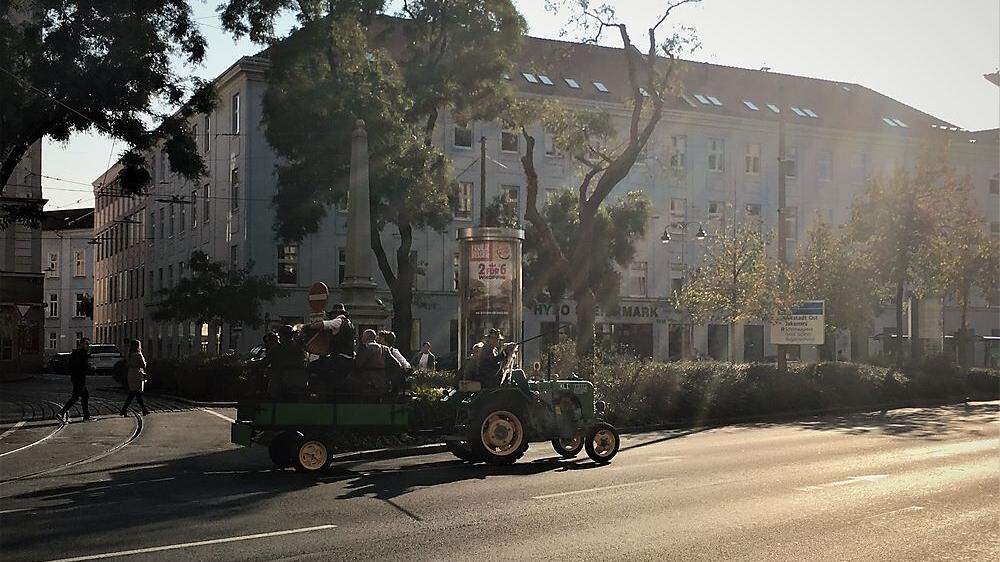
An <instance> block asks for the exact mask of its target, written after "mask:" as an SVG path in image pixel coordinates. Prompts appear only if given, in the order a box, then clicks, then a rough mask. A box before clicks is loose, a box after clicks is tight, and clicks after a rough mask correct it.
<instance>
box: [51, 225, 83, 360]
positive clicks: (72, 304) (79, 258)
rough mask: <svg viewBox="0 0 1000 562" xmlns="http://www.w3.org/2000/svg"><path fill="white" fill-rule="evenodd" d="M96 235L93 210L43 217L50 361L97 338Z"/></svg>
mask: <svg viewBox="0 0 1000 562" xmlns="http://www.w3.org/2000/svg"><path fill="white" fill-rule="evenodd" d="M93 234H94V209H93V208H81V209H67V210H64V211H47V212H45V214H44V215H43V217H42V257H43V262H42V273H44V275H45V293H44V299H45V340H44V342H43V346H44V348H45V355H46V357H49V356H51V355H53V354H55V353H63V352H67V351H72V350H73V348H75V347H76V346H77V345H78V344H79V342H80V340H82V339H83V338H87V339H92V338H93V332H94V319H93V296H94V260H93V248H94V246H95V245H94V244H91V243H90V242H91V240H92V238H93Z"/></svg>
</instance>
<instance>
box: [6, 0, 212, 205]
mask: <svg viewBox="0 0 1000 562" xmlns="http://www.w3.org/2000/svg"><path fill="white" fill-rule="evenodd" d="M205 45H206V43H205V38H204V37H203V36H202V34H201V33H200V31H199V30H198V27H197V26H196V25H195V22H194V20H193V19H192V18H191V7H190V6H189V3H188V0H164V1H161V2H135V1H131V0H33V1H30V2H29V1H27V0H24V1H19V0H14V1H6V2H0V75H3V76H4V82H3V83H4V84H5V87H4V88H0V189H2V188H3V186H4V185H5V184H6V183H7V182H8V180H9V179H10V178H11V174H12V173H13V171H14V169H15V167H16V166H17V164H18V162H20V160H21V158H22V157H23V156H24V154H25V152H26V151H27V150H28V149H29V148H30V147H31V146H32V144H34V143H36V142H38V141H40V140H41V139H42V138H43V137H48V138H51V139H53V140H57V141H65V140H68V139H69V137H70V135H72V134H73V133H75V132H82V131H89V130H96V131H99V132H100V133H102V134H105V135H108V136H110V137H112V138H114V139H117V140H120V141H123V142H124V143H125V145H126V147H127V150H126V152H125V154H124V156H123V157H122V159H121V163H122V164H123V165H124V167H125V169H124V170H123V172H122V175H121V178H120V179H121V184H122V187H123V189H125V190H126V191H129V192H133V193H134V192H137V191H138V190H140V189H142V188H143V187H145V186H146V185H148V183H149V178H150V174H149V171H148V166H147V164H146V162H145V161H144V159H143V157H142V156H141V153H142V152H143V151H145V150H148V149H149V148H150V147H152V146H156V145H159V144H162V145H163V147H164V149H165V150H166V151H167V153H168V154H169V155H170V165H171V169H172V170H174V171H175V172H178V173H180V174H182V175H184V176H186V177H188V178H191V179H194V178H196V177H198V176H199V175H200V174H201V173H202V172H203V170H204V165H203V162H202V160H201V157H200V155H199V154H198V151H197V150H195V146H194V141H193V140H192V139H191V138H190V134H189V130H188V125H187V118H188V117H190V116H191V115H193V114H194V113H198V112H204V111H207V110H209V109H210V108H211V107H212V105H213V104H214V96H213V94H212V88H211V86H210V85H208V84H204V83H202V82H201V81H199V80H197V79H194V78H187V77H184V76H182V75H181V74H180V73H179V72H178V68H177V64H176V63H175V62H174V61H175V60H178V59H179V60H181V61H182V62H183V64H185V65H195V64H198V63H200V62H201V61H202V59H203V58H204V56H205ZM189 96H190V97H189ZM185 100H186V101H185ZM159 108H167V109H166V110H165V111H163V110H160V109H159ZM149 122H159V123H160V125H159V126H158V127H156V128H155V129H152V130H151V129H149V128H148V127H147V125H146V123H149ZM8 211H11V210H10V209H8ZM24 217H27V218H26V222H32V219H31V214H30V211H26V213H25V214H24ZM15 218H22V217H15ZM36 218H37V217H36Z"/></svg>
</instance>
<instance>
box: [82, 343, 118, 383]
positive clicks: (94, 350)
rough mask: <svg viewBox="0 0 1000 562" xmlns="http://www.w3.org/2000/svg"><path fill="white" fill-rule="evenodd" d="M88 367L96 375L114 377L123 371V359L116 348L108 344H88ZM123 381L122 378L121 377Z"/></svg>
mask: <svg viewBox="0 0 1000 562" xmlns="http://www.w3.org/2000/svg"><path fill="white" fill-rule="evenodd" d="M90 366H91V367H92V368H93V369H94V373H95V374H98V375H114V374H116V373H117V372H118V371H124V369H123V367H124V366H125V357H123V356H122V352H121V350H119V349H118V346H116V345H112V344H110V343H92V344H90ZM122 379H123V380H124V376H123V377H122Z"/></svg>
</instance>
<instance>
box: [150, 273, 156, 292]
mask: <svg viewBox="0 0 1000 562" xmlns="http://www.w3.org/2000/svg"><path fill="white" fill-rule="evenodd" d="M153 281H154V280H153V271H152V270H150V271H149V291H150V295H152V294H153V293H152V292H153V288H154V287H155V286H156V285H155V284H154V282H153Z"/></svg>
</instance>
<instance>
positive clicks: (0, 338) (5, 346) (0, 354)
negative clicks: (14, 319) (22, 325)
mask: <svg viewBox="0 0 1000 562" xmlns="http://www.w3.org/2000/svg"><path fill="white" fill-rule="evenodd" d="M13 359H14V338H12V337H10V336H8V335H0V361H11V360H13Z"/></svg>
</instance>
